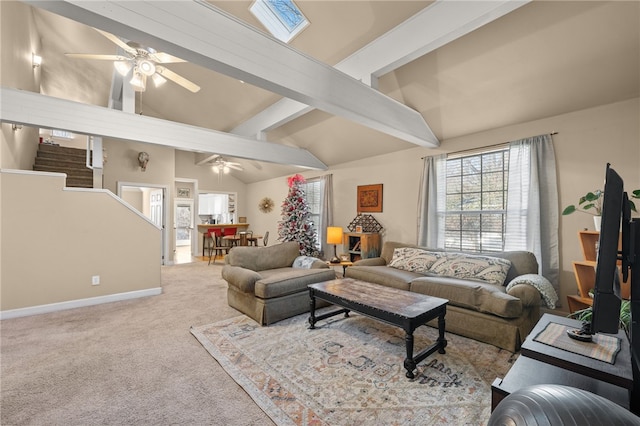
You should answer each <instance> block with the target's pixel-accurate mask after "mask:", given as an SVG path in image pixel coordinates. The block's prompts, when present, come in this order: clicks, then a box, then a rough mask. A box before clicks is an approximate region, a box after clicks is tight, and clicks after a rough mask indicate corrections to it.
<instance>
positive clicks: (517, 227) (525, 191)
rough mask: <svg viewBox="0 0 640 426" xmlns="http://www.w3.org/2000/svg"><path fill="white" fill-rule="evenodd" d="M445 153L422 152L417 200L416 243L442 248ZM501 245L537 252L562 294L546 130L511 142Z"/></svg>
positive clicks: (553, 168) (552, 164)
mask: <svg viewBox="0 0 640 426" xmlns="http://www.w3.org/2000/svg"><path fill="white" fill-rule="evenodd" d="M446 169H447V168H446V155H439V156H432V157H426V158H425V159H424V166H423V172H422V180H421V182H420V194H419V201H418V245H421V246H424V247H433V248H444V225H445V212H446V206H445V201H446ZM507 197H508V198H507V214H506V218H507V219H506V233H505V235H506V237H505V247H504V250H527V251H530V252H532V253H534V254H535V256H536V259H537V260H538V263H539V265H540V270H539V273H540V274H541V275H543V276H544V277H546V278H547V279H548V280H549V281H550V282H551V284H552V285H553V287H554V288H555V289H556V292H557V293H558V294H560V289H559V283H558V273H559V262H560V261H559V249H558V210H559V207H558V186H557V182H556V161H555V154H554V150H553V143H552V140H551V136H550V135H541V136H534V137H531V138H527V139H522V140H518V141H514V142H511V143H509V187H508V196H507Z"/></svg>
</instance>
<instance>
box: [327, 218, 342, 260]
mask: <svg viewBox="0 0 640 426" xmlns="http://www.w3.org/2000/svg"><path fill="white" fill-rule="evenodd" d="M327 244H333V258H332V259H331V260H330V261H329V262H331V263H340V259H338V254H337V253H336V244H342V228H341V227H339V226H329V227H327Z"/></svg>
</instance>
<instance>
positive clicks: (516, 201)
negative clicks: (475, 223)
mask: <svg viewBox="0 0 640 426" xmlns="http://www.w3.org/2000/svg"><path fill="white" fill-rule="evenodd" d="M558 210H559V207H558V184H557V180H556V158H555V153H554V149H553V142H552V140H551V136H550V135H540V136H534V137H531V138H526V139H521V140H518V141H514V142H510V143H509V188H508V195H507V224H506V240H505V250H528V251H530V252H532V253H534V254H535V255H536V258H537V259H538V263H539V265H540V271H539V273H540V274H541V275H543V276H544V277H545V278H547V279H548V280H549V281H550V282H551V284H552V285H553V287H554V288H555V290H556V292H557V293H558V294H560V288H559V283H558V273H559V263H560V256H559V249H558Z"/></svg>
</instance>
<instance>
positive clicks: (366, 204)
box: [358, 183, 382, 213]
mask: <svg viewBox="0 0 640 426" xmlns="http://www.w3.org/2000/svg"><path fill="white" fill-rule="evenodd" d="M363 212H366V213H381V212H382V184H381V183H379V184H376V185H361V186H358V213H363Z"/></svg>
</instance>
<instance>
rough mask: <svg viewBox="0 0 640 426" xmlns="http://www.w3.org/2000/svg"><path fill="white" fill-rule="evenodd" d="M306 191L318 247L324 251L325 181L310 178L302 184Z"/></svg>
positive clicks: (319, 250) (301, 186)
mask: <svg viewBox="0 0 640 426" xmlns="http://www.w3.org/2000/svg"><path fill="white" fill-rule="evenodd" d="M300 188H301V189H302V190H303V191H304V193H305V198H306V200H307V205H308V206H309V212H310V213H311V215H310V216H311V221H312V222H313V226H314V227H315V228H316V248H317V249H318V252H321V251H322V241H323V239H324V238H323V236H324V234H325V228H326V226H324V225H323V224H322V196H323V193H324V188H323V181H322V180H320V179H309V180H307V181H306V182H305V183H303V184H301V185H300Z"/></svg>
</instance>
